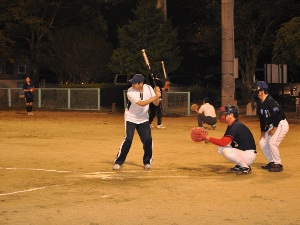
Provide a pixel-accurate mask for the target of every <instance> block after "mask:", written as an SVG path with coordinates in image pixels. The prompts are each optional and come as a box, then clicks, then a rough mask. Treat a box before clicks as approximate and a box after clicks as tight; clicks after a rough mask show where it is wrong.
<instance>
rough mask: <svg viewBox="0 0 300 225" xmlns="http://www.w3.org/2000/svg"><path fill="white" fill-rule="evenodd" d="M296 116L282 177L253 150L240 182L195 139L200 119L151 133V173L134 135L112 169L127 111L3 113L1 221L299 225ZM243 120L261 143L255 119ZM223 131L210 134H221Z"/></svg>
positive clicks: (284, 148) (169, 120)
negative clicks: (192, 134)
mask: <svg viewBox="0 0 300 225" xmlns="http://www.w3.org/2000/svg"><path fill="white" fill-rule="evenodd" d="M290 115H291V117H292V116H293V118H291V117H290V119H289V118H288V120H289V121H290V132H289V133H288V135H287V137H286V138H285V140H284V141H283V143H282V144H281V146H280V151H281V156H282V160H283V165H284V171H283V172H282V173H270V172H268V171H265V170H262V169H261V166H262V165H264V164H266V160H265V159H264V157H263V154H262V152H261V150H260V149H259V146H258V145H257V148H258V154H257V159H256V161H255V163H254V165H253V166H252V174H250V175H245V176H237V175H235V174H234V173H229V172H228V169H229V168H230V167H232V166H234V165H233V164H232V163H230V162H228V161H226V159H225V158H223V157H222V156H220V155H219V154H218V153H217V147H216V146H215V145H212V144H205V143H194V142H192V141H191V139H190V130H191V128H192V127H193V126H196V125H197V122H196V116H195V115H194V114H192V115H191V116H190V117H164V118H163V124H164V125H165V126H167V129H164V130H159V129H156V128H154V129H153V130H152V136H153V140H154V161H153V169H152V170H150V171H145V170H144V169H143V165H142V155H143V150H142V144H141V142H140V140H139V137H138V135H137V134H136V135H135V138H134V142H133V145H132V148H131V151H130V153H129V155H128V157H127V161H126V162H125V164H124V166H123V168H122V170H121V171H117V172H115V171H113V170H112V165H113V160H114V157H115V156H116V154H117V150H118V148H119V146H120V144H121V142H122V140H123V135H124V121H123V114H122V113H119V112H118V113H110V112H65V111H64V112H59V111H36V112H35V115H34V116H27V115H26V114H25V112H23V111H21V110H19V111H0V120H1V121H0V129H1V141H0V178H1V180H0V224H1V225H8V224H9V225H10V224H14V225H15V224H18V225H28V224H31V225H40V224H51V225H52V224H56V225H57V224H58V225H61V224H62V225H65V224H68V225H69V224H75V225H77V224H80V225H81V224H82V225H84V224H87V225H100V224H134V225H136V224H139V225H140V224H141V225H144V224H145V225H148V224H166V225H179V224H180V225H181V224H182V225H186V224H257V225H273V224H281V225H282V224H286V225H296V224H300V214H299V211H300V204H299V202H300V195H299V190H300V170H298V169H299V168H298V166H299V158H300V147H299V146H300V138H299V127H300V125H299V123H298V121H299V120H297V119H295V118H294V117H295V115H296V116H298V115H299V113H298V114H297V113H291V114H290ZM290 115H288V117H289V116H290ZM240 119H241V120H242V121H243V122H244V123H245V124H246V125H247V126H248V127H249V128H250V129H251V130H252V132H253V134H254V136H255V139H256V143H257V144H258V141H259V122H258V119H257V118H256V117H246V116H245V115H240ZM225 128H226V124H221V123H218V124H217V129H216V130H210V129H209V130H208V131H209V133H210V134H211V135H212V136H214V137H221V136H222V135H223V133H224V131H225Z"/></svg>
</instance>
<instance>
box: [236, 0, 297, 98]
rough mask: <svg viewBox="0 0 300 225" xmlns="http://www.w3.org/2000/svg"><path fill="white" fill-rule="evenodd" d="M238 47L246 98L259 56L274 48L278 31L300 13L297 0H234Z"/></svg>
mask: <svg viewBox="0 0 300 225" xmlns="http://www.w3.org/2000/svg"><path fill="white" fill-rule="evenodd" d="M235 3H236V5H235V20H234V21H235V47H236V57H237V58H239V69H240V72H241V77H242V81H243V87H244V88H243V89H242V90H243V91H244V93H243V100H244V101H247V100H249V99H250V98H251V89H252V84H253V75H254V74H255V69H256V65H257V60H258V58H259V57H260V55H261V54H262V53H263V52H264V51H266V50H270V49H272V47H273V41H274V37H275V32H276V30H277V29H278V28H279V27H280V25H281V24H282V23H284V22H286V21H288V20H289V19H290V18H292V17H293V15H295V14H298V13H299V3H297V1H284V0H268V1H235Z"/></svg>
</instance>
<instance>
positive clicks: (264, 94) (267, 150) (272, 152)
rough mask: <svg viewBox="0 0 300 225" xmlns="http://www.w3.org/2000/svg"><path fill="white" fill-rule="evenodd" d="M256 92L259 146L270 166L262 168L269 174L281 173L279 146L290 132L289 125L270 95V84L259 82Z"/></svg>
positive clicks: (256, 84)
mask: <svg viewBox="0 0 300 225" xmlns="http://www.w3.org/2000/svg"><path fill="white" fill-rule="evenodd" d="M254 91H255V94H256V95H257V97H258V98H259V100H258V107H257V110H258V114H259V120H260V130H261V136H260V141H259V146H260V148H261V149H262V151H263V153H264V156H265V158H266V159H267V160H268V164H267V165H265V166H262V168H263V169H265V170H268V171H269V172H281V171H282V170H283V166H282V163H281V157H280V153H279V145H280V143H281V142H282V140H283V139H284V138H285V136H286V134H287V133H288V131H289V124H288V122H287V120H286V116H285V114H284V112H283V110H282V108H281V107H280V106H279V104H278V103H277V102H276V101H275V100H274V99H273V98H272V97H271V96H270V95H269V93H268V84H267V83H266V82H264V81H257V82H256V83H255V84H254Z"/></svg>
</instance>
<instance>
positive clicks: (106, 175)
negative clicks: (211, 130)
mask: <svg viewBox="0 0 300 225" xmlns="http://www.w3.org/2000/svg"><path fill="white" fill-rule="evenodd" d="M0 169H2V170H29V171H44V172H56V173H71V172H72V171H67V170H49V169H40V168H16V167H0ZM174 171H178V170H168V172H174ZM149 172H151V171H140V170H127V171H125V170H124V171H122V173H123V174H130V173H149ZM160 172H162V171H160ZM84 177H86V178H97V179H99V178H100V179H102V180H124V179H159V178H189V177H190V176H172V175H165V176H125V177H122V176H120V174H119V173H118V172H115V171H112V172H93V173H85V174H84ZM57 186H61V185H51V186H44V187H37V188H30V189H26V190H21V191H14V192H8V193H0V196H7V195H14V194H19V193H25V192H32V191H38V190H42V189H45V188H49V187H57ZM103 197H108V196H103Z"/></svg>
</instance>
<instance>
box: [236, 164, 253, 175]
mask: <svg viewBox="0 0 300 225" xmlns="http://www.w3.org/2000/svg"><path fill="white" fill-rule="evenodd" d="M250 173H251V167H250V166H249V167H242V168H241V169H240V170H239V171H238V172H237V173H236V175H246V174H250Z"/></svg>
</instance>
